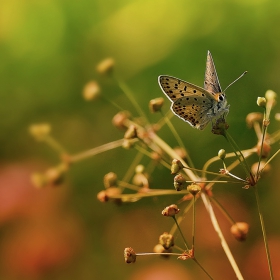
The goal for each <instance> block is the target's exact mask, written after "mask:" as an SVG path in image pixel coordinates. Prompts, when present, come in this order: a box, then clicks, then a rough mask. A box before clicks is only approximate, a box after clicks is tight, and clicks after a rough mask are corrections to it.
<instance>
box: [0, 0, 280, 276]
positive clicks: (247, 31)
mask: <svg viewBox="0 0 280 280" xmlns="http://www.w3.org/2000/svg"><path fill="white" fill-rule="evenodd" d="M279 26H280V2H279V1H277V0H273V1H269V0H242V1H241V0H236V1H234V0H232V1H223V0H214V1H206V0H205V1H202V0H198V1H190V0H174V1H167V0H152V1H150V0H149V1H147V0H141V1H128V0H115V1H104V0H102V1H101V0H94V1H87V0H81V1H71V0H69V1H59V0H56V1H51V0H49V1H31V0H26V1H20V0H1V1H0V61H1V63H0V71H1V75H0V96H1V100H0V114H1V119H0V128H1V133H0V160H1V170H0V193H1V194H0V222H1V230H0V238H1V240H0V249H1V251H0V258H1V263H0V267H1V269H0V277H1V279H8V280H11V279H85V280H87V279H133V280H136V279H207V278H206V277H205V276H204V275H203V274H201V271H200V270H199V269H198V267H197V266H195V265H194V264H193V263H192V262H190V261H188V262H182V261H177V260H175V259H174V260H170V261H166V260H161V259H159V258H154V257H147V258H144V257H143V258H139V259H138V261H137V263H136V264H135V265H126V264H125V263H124V260H123V249H124V247H128V246H131V247H133V248H135V250H136V251H138V252H149V251H151V250H152V248H153V246H154V244H156V243H157V240H158V236H159V235H160V234H162V233H163V232H164V231H168V230H169V229H170V227H171V226H172V222H171V221H170V220H168V219H165V218H163V217H162V216H161V214H160V211H161V210H162V209H163V208H164V207H165V206H166V205H168V204H170V203H174V202H176V201H177V199H178V197H165V198H158V199H145V200H142V201H139V202H137V203H132V204H129V205H123V206H121V207H118V206H116V205H113V204H102V203H100V202H99V201H97V199H96V194H97V193H98V192H99V191H101V190H102V189H103V184H102V181H103V175H104V174H106V173H108V172H110V171H113V172H116V173H117V174H118V175H119V176H120V178H121V177H122V176H124V174H125V172H126V170H127V169H128V167H129V166H130V163H131V161H132V159H133V157H134V156H135V152H134V151H127V150H122V149H116V150H114V151H109V152H107V153H105V154H101V155H98V156H96V157H95V158H92V159H88V160H85V161H84V162H81V163H78V164H76V165H73V167H72V168H71V169H70V172H69V173H68V174H67V176H66V178H65V182H64V184H63V185H62V186H61V187H58V188H47V189H44V190H40V191H38V190H35V189H34V188H32V186H31V184H30V180H29V177H30V174H31V173H32V172H34V171H44V170H45V169H46V168H48V167H49V166H53V165H55V164H56V163H57V162H58V158H57V155H56V154H55V153H54V152H53V151H52V150H50V149H49V148H48V147H46V146H45V145H41V144H40V143H36V142H35V141H34V140H33V139H32V137H31V136H30V135H29V134H28V127H29V125H30V124H32V123H40V122H49V123H50V124H51V125H52V128H53V135H54V137H55V138H56V139H58V141H60V143H61V144H62V145H63V146H64V147H65V148H66V149H67V150H68V151H69V152H70V153H77V152H80V151H83V150H86V149H89V148H93V147H96V146H98V145H102V144H104V143H107V142H109V141H113V140H117V139H120V138H121V137H122V136H123V134H122V132H119V131H118V130H117V129H115V128H113V127H112V125H111V120H112V117H113V116H114V115H115V114H116V113H117V110H116V109H115V108H114V107H112V106H110V105H108V103H106V102H104V101H102V100H101V99H100V100H97V101H96V102H94V103H91V102H86V101H84V100H83V98H82V94H81V93H82V89H83V87H84V85H85V84H86V83H87V82H88V81H90V80H97V81H98V82H99V83H100V85H101V90H102V94H103V95H106V98H108V99H111V100H112V101H114V102H116V103H119V104H121V105H122V107H124V108H126V109H127V110H130V111H131V112H132V113H135V110H134V108H132V106H131V103H130V102H129V101H127V100H126V98H125V97H124V95H123V94H122V92H121V90H120V89H119V88H118V87H117V85H116V83H114V82H113V81H112V80H110V79H107V78H105V77H101V76H100V75H99V74H98V73H97V72H96V65H97V63H99V62H100V61H101V60H103V59H104V58H107V57H112V58H114V60H115V62H116V67H115V71H116V72H117V74H118V76H119V77H121V79H122V80H124V81H126V83H127V84H128V86H129V87H130V88H131V90H132V91H133V93H134V95H135V98H136V100H137V102H138V103H139V105H140V106H141V107H142V108H143V110H144V111H145V112H146V113H147V114H148V116H149V118H150V120H152V121H157V120H158V119H159V116H158V115H151V114H150V113H149V110H148V101H149V100H150V99H152V98H155V97H160V96H163V94H162V92H161V90H160V88H159V86H158V83H157V77H158V76H159V75H161V74H169V75H172V76H175V77H178V78H181V79H183V80H187V81H189V82H191V83H194V84H197V85H201V86H202V85H203V80H204V71H205V61H206V54H207V50H210V51H211V53H212V56H213V58H214V61H215V65H216V69H217V72H218V75H219V80H220V83H221V85H222V88H225V87H226V86H227V85H228V84H229V83H231V82H232V81H233V80H234V79H235V78H236V77H238V76H239V75H240V74H241V73H242V72H243V71H245V70H247V71H248V74H247V75H246V76H245V77H244V78H242V79H241V80H240V81H238V82H237V83H236V84H234V85H233V86H232V87H231V88H230V89H228V91H227V96H228V101H229V103H230V105H231V107H230V113H229V115H228V122H229V124H230V132H231V134H232V136H233V137H234V138H235V139H236V141H237V142H238V144H239V145H240V147H241V148H242V149H247V148H250V147H252V146H254V145H255V143H256V136H255V134H254V132H253V131H252V130H248V128H247V126H246V123H245V118H246V115H247V114H248V113H249V112H252V111H260V108H258V107H257V106H256V99H257V97H258V96H263V95H264V93H265V91H266V90H267V89H272V90H275V91H276V92H279V88H280V78H279V73H280V32H279ZM168 108H169V103H168V101H167V100H166V105H165V108H164V110H165V112H167V111H168ZM277 109H278V112H279V105H277V106H276V111H277ZM272 118H273V117H272ZM173 123H174V125H175V126H176V128H177V129H178V131H179V132H180V135H181V136H182V138H183V140H184V142H185V143H186V146H187V147H188V148H189V150H190V151H191V156H192V158H193V161H194V163H195V165H196V166H197V167H198V168H201V167H202V165H203V164H204V162H205V161H206V160H207V159H209V158H210V157H212V156H215V155H216V154H217V151H218V150H219V149H220V148H225V149H226V150H227V151H229V150H230V147H229V146H228V144H227V143H225V141H224V140H223V139H222V138H221V137H218V136H215V135H212V134H211V133H210V128H209V127H207V128H206V129H205V131H202V132H201V131H197V130H194V129H192V128H191V127H190V126H188V125H187V124H186V123H184V122H182V121H181V120H179V119H178V118H174V119H173ZM276 128H279V122H278V123H276V122H275V121H273V122H272V124H271V127H270V129H271V130H272V131H273V130H275V129H276ZM160 135H161V136H162V137H163V139H164V140H165V141H167V142H168V143H169V144H170V145H171V146H174V145H176V142H175V140H174V137H173V136H172V135H171V134H170V133H169V131H168V130H167V129H164V130H163V131H162V132H161V133H160ZM277 145H278V144H277ZM277 145H276V146H277ZM276 148H278V146H277V147H274V148H273V150H275V149H276ZM256 159H257V158H256V157H255V158H254V159H252V162H254V161H256ZM279 164H280V160H279V157H278V158H277V159H276V160H275V161H274V163H273V169H272V171H271V173H270V175H269V177H268V178H267V179H266V180H264V181H263V183H261V184H260V186H261V187H262V188H261V191H260V192H261V201H262V206H263V209H264V215H265V219H266V224H267V233H268V236H269V240H270V241H271V247H272V255H273V256H274V258H273V260H272V261H273V263H274V265H275V269H278V270H279V268H276V264H277V262H278V263H279V261H280V260H279V253H277V254H276V252H279V249H280V240H279V235H280V224H279V218H278V213H279V203H277V202H278V200H277V198H278V197H279V194H280V193H279V183H278V182H279V179H280V178H279V172H278V174H277V171H276V170H277V169H278V170H279ZM219 167H220V166H217V168H219ZM155 174H156V176H155V177H154V178H153V183H152V187H153V188H166V189H168V188H173V186H172V181H173V178H172V176H171V175H170V174H169V171H167V170H166V169H163V168H161V169H157V170H156V173H155ZM240 175H241V176H242V173H241V172H240ZM216 195H217V197H218V198H219V199H220V200H221V201H222V203H223V204H224V205H226V206H228V208H227V210H228V211H229V212H231V213H232V215H233V216H234V218H235V219H236V220H238V221H246V222H249V223H250V226H251V230H252V234H250V235H249V237H250V238H249V239H248V241H247V242H246V243H242V244H240V243H237V242H236V241H234V240H233V238H232V237H231V236H230V234H229V233H228V231H229V225H228V223H227V221H224V229H225V231H226V233H225V234H226V235H227V236H228V238H229V240H230V241H229V243H230V246H231V248H232V250H233V252H234V254H235V256H236V258H237V262H238V265H239V266H240V268H241V270H242V272H243V273H244V276H246V277H245V278H247V279H266V278H268V274H267V266H266V262H265V260H264V258H265V257H264V256H263V257H262V258H261V260H260V259H259V258H256V256H260V255H264V249H263V245H262V241H261V231H260V226H259V222H258V214H257V212H256V205H255V201H254V194H253V191H252V190H248V191H245V190H243V189H241V188H239V187H235V186H228V185H227V186H218V187H217V192H216ZM182 207H183V206H182ZM198 208H199V210H198V214H197V219H198V241H197V243H198V244H197V247H198V248H197V254H198V258H199V259H200V260H201V262H202V263H203V265H205V268H206V269H207V270H209V271H210V273H211V274H212V275H213V276H214V277H215V279H225V278H224V277H223V275H227V277H226V278H227V279H235V276H234V273H233V272H232V271H231V268H230V267H229V265H228V262H227V260H226V259H225V257H224V254H223V252H222V251H221V249H220V245H219V240H218V238H217V237H216V236H215V233H214V232H213V229H212V227H211V225H209V221H208V217H207V215H206V214H205V210H204V209H203V207H202V204H201V203H199V205H198ZM276 213H277V214H276ZM222 223H223V222H222ZM185 226H186V227H185V231H186V232H188V230H190V228H191V223H190V222H187V221H186V225H185ZM217 265H218V267H217ZM256 265H257V266H258V270H257V273H256V269H255V268H256ZM223 268H224V271H222V269H223ZM161 273H162V274H163V275H161ZM222 273H223V274H222ZM254 273H255V274H254ZM262 273H263V274H262ZM276 273H277V272H276ZM279 273H280V272H279V271H278V276H279ZM147 275H149V276H147ZM160 275H161V276H160ZM203 277H204V278H203ZM279 277H280V276H279Z"/></svg>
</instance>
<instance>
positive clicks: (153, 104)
mask: <svg viewBox="0 0 280 280" xmlns="http://www.w3.org/2000/svg"><path fill="white" fill-rule="evenodd" d="M163 104H164V99H163V98H162V97H159V98H155V99H152V100H150V102H149V108H150V111H151V112H152V113H155V112H158V111H160V110H161V108H162V106H163Z"/></svg>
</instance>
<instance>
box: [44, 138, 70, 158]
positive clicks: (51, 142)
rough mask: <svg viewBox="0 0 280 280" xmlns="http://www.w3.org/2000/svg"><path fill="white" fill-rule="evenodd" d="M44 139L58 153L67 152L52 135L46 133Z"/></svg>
mask: <svg viewBox="0 0 280 280" xmlns="http://www.w3.org/2000/svg"><path fill="white" fill-rule="evenodd" d="M44 141H45V143H47V144H48V145H49V146H50V147H51V148H52V149H54V150H55V151H57V152H58V153H60V154H67V152H66V150H65V149H64V148H63V147H62V146H61V145H60V144H59V143H58V142H57V141H56V140H55V139H54V138H53V137H51V136H50V135H46V136H45V138H44Z"/></svg>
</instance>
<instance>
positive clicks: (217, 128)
mask: <svg viewBox="0 0 280 280" xmlns="http://www.w3.org/2000/svg"><path fill="white" fill-rule="evenodd" d="M228 128H229V125H228V123H226V120H225V119H224V117H220V118H219V119H217V120H216V123H215V124H214V125H213V126H212V130H211V132H212V133H213V134H217V135H225V131H226V130H227V129H228Z"/></svg>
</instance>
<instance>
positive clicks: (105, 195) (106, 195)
mask: <svg viewBox="0 0 280 280" xmlns="http://www.w3.org/2000/svg"><path fill="white" fill-rule="evenodd" d="M120 194H121V190H120V189H119V188H116V187H110V188H108V189H106V190H103V191H101V192H99V193H98V194H97V199H98V200H99V201H100V202H107V201H108V200H109V199H110V200H113V201H114V202H116V203H121V198H119V197H117V198H116V197H115V196H119V195H120Z"/></svg>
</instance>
